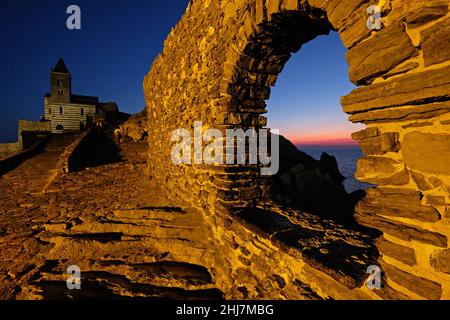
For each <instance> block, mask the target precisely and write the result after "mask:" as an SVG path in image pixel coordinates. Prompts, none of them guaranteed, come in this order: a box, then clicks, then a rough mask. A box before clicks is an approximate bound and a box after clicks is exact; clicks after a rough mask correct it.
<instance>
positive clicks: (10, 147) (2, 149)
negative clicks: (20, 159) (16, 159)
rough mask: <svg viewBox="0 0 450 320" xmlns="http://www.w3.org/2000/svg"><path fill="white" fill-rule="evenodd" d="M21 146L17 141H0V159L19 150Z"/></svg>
mask: <svg viewBox="0 0 450 320" xmlns="http://www.w3.org/2000/svg"><path fill="white" fill-rule="evenodd" d="M20 150H21V148H20V147H19V144H18V143H17V142H13V143H0V159H1V158H5V157H8V156H10V155H12V154H14V153H16V152H19V151H20Z"/></svg>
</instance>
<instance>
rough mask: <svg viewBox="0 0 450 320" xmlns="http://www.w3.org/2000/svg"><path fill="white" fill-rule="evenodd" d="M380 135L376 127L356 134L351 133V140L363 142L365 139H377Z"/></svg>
mask: <svg viewBox="0 0 450 320" xmlns="http://www.w3.org/2000/svg"><path fill="white" fill-rule="evenodd" d="M379 135H380V131H379V130H378V128H376V127H370V128H367V129H364V130H361V131H358V132H354V133H352V139H353V140H363V139H367V138H373V137H378V136H379Z"/></svg>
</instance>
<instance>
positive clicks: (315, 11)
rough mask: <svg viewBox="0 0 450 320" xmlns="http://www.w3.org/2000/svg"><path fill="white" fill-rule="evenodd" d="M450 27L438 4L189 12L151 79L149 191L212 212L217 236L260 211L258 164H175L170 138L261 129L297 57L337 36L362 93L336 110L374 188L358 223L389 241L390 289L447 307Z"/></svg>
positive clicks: (294, 2) (265, 189)
mask: <svg viewBox="0 0 450 320" xmlns="http://www.w3.org/2000/svg"><path fill="white" fill-rule="evenodd" d="M371 5H379V6H381V7H382V8H381V9H382V12H381V13H382V18H383V19H382V21H383V28H382V29H381V30H378V31H373V30H369V29H368V28H367V19H368V15H367V9H368V6H371ZM449 23H450V11H449V5H448V2H446V1H442V0H433V1H426V2H424V1H412V2H409V1H403V0H398V1H397V0H396V1H394V0H392V1H388V0H387V1H376V0H373V1H372V0H369V1H365V0H238V1H228V0H227V1H225V0H223V1H220V0H218V1H210V0H198V1H191V3H190V5H189V7H188V9H187V11H186V13H185V15H184V16H183V18H182V19H181V21H180V23H178V24H177V26H176V27H175V28H174V29H173V30H172V31H171V33H170V35H169V36H168V38H167V40H166V41H165V43H164V49H163V52H162V54H161V55H159V56H158V57H157V58H156V60H155V61H154V63H153V66H152V68H151V70H150V72H149V74H148V75H147V76H146V78H145V81H144V91H145V96H146V102H147V111H148V119H149V133H148V135H149V144H150V148H149V162H148V163H149V175H150V177H151V179H152V181H153V182H155V183H156V184H157V185H158V188H159V189H160V191H161V193H164V194H167V197H168V198H170V199H172V200H174V201H176V203H178V204H180V205H181V204H183V205H184V204H189V205H191V206H195V207H198V208H201V209H202V210H204V212H205V215H206V216H207V217H208V219H209V220H208V221H209V222H210V224H211V226H212V229H216V228H220V226H219V224H220V223H222V222H223V221H222V222H220V219H218V220H215V218H214V217H215V216H216V215H217V216H221V217H223V216H226V215H227V214H228V215H229V214H230V213H231V216H233V215H232V214H233V209H236V208H237V209H239V208H253V207H255V206H257V205H258V204H261V203H264V201H266V199H268V198H269V195H270V181H269V179H268V178H267V177H265V176H261V175H260V174H259V169H260V166H258V165H243V166H242V165H240V166H236V165H219V166H211V165H205V164H186V165H175V164H174V163H172V162H171V146H172V145H173V144H172V143H171V136H170V133H171V132H172V131H173V130H177V129H180V128H184V129H187V130H192V128H193V124H194V122H195V121H202V123H203V129H206V128H219V129H222V130H225V129H228V128H231V129H235V128H241V129H246V128H256V129H261V128H265V127H267V119H266V118H265V117H264V113H265V112H266V100H267V99H268V98H269V96H270V90H271V89H270V88H271V86H272V85H273V84H275V82H276V80H277V77H278V74H279V73H280V72H281V71H282V70H283V67H284V65H285V63H286V61H287V60H288V59H289V58H290V56H291V54H292V53H293V52H296V51H298V50H299V49H300V48H301V46H302V45H303V44H304V43H307V42H309V41H311V40H313V39H314V38H316V37H317V36H319V35H325V34H328V33H329V32H330V31H331V30H338V32H339V34H340V37H341V39H342V42H343V43H344V45H345V47H346V48H348V49H349V50H348V52H347V60H348V62H349V75H350V79H351V81H352V82H353V83H354V84H356V85H358V86H359V88H358V89H355V90H354V91H352V92H351V93H349V94H348V95H347V96H344V97H343V98H342V99H341V104H342V106H343V111H344V112H345V113H347V114H349V115H350V118H349V119H350V121H352V122H361V123H364V124H366V125H367V129H365V130H362V131H360V132H357V133H355V134H354V135H353V138H354V139H355V140H357V141H358V143H359V145H360V147H361V149H362V150H363V152H364V154H365V156H364V157H363V158H361V159H360V160H359V162H358V169H357V173H356V176H357V178H359V179H360V180H362V181H364V182H368V183H371V184H374V185H377V186H378V187H377V188H374V189H371V190H370V191H369V192H368V194H367V196H366V197H365V198H364V200H363V201H361V202H359V203H358V205H357V207H356V217H357V220H358V222H360V223H362V224H364V225H366V226H369V227H373V228H376V229H378V230H380V231H382V232H383V238H381V239H380V241H379V243H377V247H378V249H379V250H380V252H381V254H382V259H380V264H381V267H382V268H383V271H384V272H385V274H386V275H387V277H388V278H389V284H390V285H392V287H394V289H395V290H396V291H398V292H402V293H403V294H404V295H406V296H408V297H413V298H417V297H425V298H430V299H439V298H440V297H448V292H450V291H449V285H448V284H449V283H450V278H449V276H448V274H449V271H448V268H447V266H448V256H449V255H448V252H449V245H448V236H449V231H448V219H449V217H448V210H449V202H450V198H449V196H448V194H449V191H448V190H450V189H449V181H450V180H449V176H450V171H449V166H448V163H450V161H449V159H450V158H449V157H450V152H449V150H448V145H449V137H450V127H449V124H450V112H449V111H450V109H449V104H448V101H449V99H450V98H449V94H448V92H449V91H448V90H449V85H450V78H449V77H448V74H449V68H450V65H449V60H450V55H449V51H448V46H447V44H448V36H449V34H450V33H449V32H448V28H449V25H450V24H449ZM258 218H259V217H258V216H255V219H258ZM225 219H226V218H225ZM227 221H228V220H226V221H225V222H224V223H223V225H225V228H229V227H230V225H229V223H228V222H227ZM222 235H224V233H223V232H222V233H221V234H220V236H222ZM216 240H217V241H220V238H217V239H216Z"/></svg>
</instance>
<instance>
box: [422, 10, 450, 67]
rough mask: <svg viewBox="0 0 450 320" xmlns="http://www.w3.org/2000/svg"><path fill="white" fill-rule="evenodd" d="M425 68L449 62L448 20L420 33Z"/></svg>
mask: <svg viewBox="0 0 450 320" xmlns="http://www.w3.org/2000/svg"><path fill="white" fill-rule="evenodd" d="M422 39H423V40H422V48H423V58H424V60H425V66H430V65H433V64H436V63H441V62H445V61H448V60H450V50H449V49H448V48H450V18H448V19H446V20H444V21H442V22H439V23H437V24H435V25H434V26H432V27H431V28H430V29H427V30H425V31H423V32H422Z"/></svg>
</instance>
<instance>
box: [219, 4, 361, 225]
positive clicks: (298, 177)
mask: <svg viewBox="0 0 450 320" xmlns="http://www.w3.org/2000/svg"><path fill="white" fill-rule="evenodd" d="M333 30H334V29H333V26H332V25H331V23H330V22H329V20H328V17H327V15H326V13H325V12H324V11H322V10H317V9H312V8H310V9H308V10H301V11H282V12H279V13H275V14H273V15H271V18H270V20H267V21H265V22H264V23H262V24H260V25H259V26H258V28H257V31H256V32H255V33H254V34H252V36H251V37H250V40H249V41H248V43H247V45H246V46H245V48H244V50H243V53H242V54H241V55H240V57H239V58H238V60H237V63H236V68H235V70H234V76H233V78H232V81H231V83H230V84H229V87H228V90H229V93H230V94H231V96H232V100H231V101H232V109H234V110H236V111H235V112H236V115H235V117H234V118H237V119H244V120H243V121H242V122H241V123H240V125H242V126H243V127H244V128H245V129H246V128H251V127H255V128H256V129H259V128H264V127H266V126H267V118H266V116H265V115H264V114H265V113H266V112H267V108H266V106H267V102H268V100H269V98H270V93H271V87H272V86H274V85H275V83H276V81H277V78H278V76H279V74H280V73H281V72H282V70H283V69H284V67H285V65H286V63H287V62H288V60H289V59H290V58H291V56H292V55H293V54H295V53H296V52H298V51H299V50H300V49H301V48H302V46H303V45H305V44H306V43H309V42H310V41H313V40H314V39H315V38H317V37H318V36H322V35H328V34H329V33H330V32H331V31H333ZM338 99H339V97H336V100H338ZM280 149H281V150H280V167H281V168H280V170H281V171H282V172H279V174H277V175H276V176H275V177H271V178H267V177H260V176H259V177H256V178H255V176H253V177H252V174H253V173H250V174H249V176H248V181H251V180H252V179H256V180H258V179H261V180H260V181H259V183H257V187H258V188H259V189H257V190H256V191H255V190H254V188H253V186H254V184H251V185H249V187H248V191H247V189H246V186H243V188H242V189H241V195H240V196H241V200H244V201H245V200H248V201H249V203H250V206H251V201H252V199H251V197H252V196H255V197H256V198H257V197H259V196H261V198H263V199H264V198H266V199H267V198H271V199H272V200H275V201H279V202H280V203H283V204H291V205H294V206H295V207H298V208H301V209H307V210H310V211H317V213H320V214H323V215H324V216H327V217H330V216H334V217H336V218H338V219H339V218H344V220H351V217H352V216H353V207H354V205H355V203H356V200H358V199H360V198H361V194H358V195H357V199H351V198H350V197H349V196H348V195H347V193H346V192H345V189H344V187H343V186H342V184H341V182H342V176H340V175H339V172H337V170H336V169H337V168H336V164H335V163H333V160H334V159H331V158H327V157H326V156H324V159H323V161H322V163H320V162H318V161H314V159H311V158H309V157H308V155H306V154H303V153H302V152H298V153H296V151H297V150H294V149H295V146H293V145H292V144H291V143H290V142H289V141H288V140H286V139H284V137H281V139H280ZM302 162H303V163H302ZM293 165H295V167H294V166H293ZM246 169H248V168H246ZM299 170H300V171H302V172H301V173H300V172H296V171H299ZM241 180H242V181H245V178H242V176H241ZM262 180H265V181H264V182H263V181H262ZM252 188H253V190H252ZM320 192H322V194H320ZM325 193H327V194H328V195H329V196H330V198H329V200H330V201H323V199H321V196H322V197H323V195H324V194H325ZM253 200H254V199H253ZM257 201H258V200H256V201H255V202H257ZM344 212H345V213H344ZM339 215H340V216H341V217H339Z"/></svg>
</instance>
